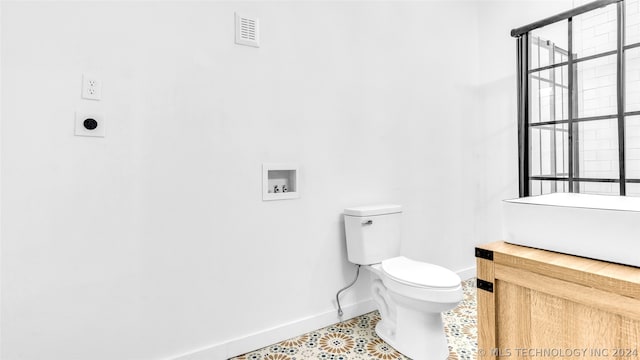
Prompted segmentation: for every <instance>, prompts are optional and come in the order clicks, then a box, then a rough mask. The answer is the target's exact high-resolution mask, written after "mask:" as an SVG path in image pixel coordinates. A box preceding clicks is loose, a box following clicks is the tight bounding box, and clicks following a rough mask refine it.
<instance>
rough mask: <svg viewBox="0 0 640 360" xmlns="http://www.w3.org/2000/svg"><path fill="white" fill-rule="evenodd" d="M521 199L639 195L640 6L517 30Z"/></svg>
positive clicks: (596, 7)
mask: <svg viewBox="0 0 640 360" xmlns="http://www.w3.org/2000/svg"><path fill="white" fill-rule="evenodd" d="M512 35H513V36H514V37H516V38H517V40H518V72H519V74H518V125H519V126H518V132H519V135H518V136H519V161H520V196H529V195H540V194H546V193H552V192H580V193H590V194H605V195H636V196H638V195H640V1H639V0H622V1H621V0H599V1H595V2H591V3H588V4H584V5H582V6H579V7H577V8H575V9H573V10H570V11H568V12H566V13H563V14H558V15H556V16H553V17H551V18H548V19H544V20H540V21H539V22H536V23H533V24H530V25H527V26H524V27H522V28H519V29H514V30H513V31H512Z"/></svg>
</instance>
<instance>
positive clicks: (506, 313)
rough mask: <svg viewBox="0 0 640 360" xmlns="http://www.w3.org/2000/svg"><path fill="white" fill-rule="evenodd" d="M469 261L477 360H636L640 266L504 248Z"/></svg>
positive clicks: (490, 247)
mask: <svg viewBox="0 0 640 360" xmlns="http://www.w3.org/2000/svg"><path fill="white" fill-rule="evenodd" d="M639 241H640V239H639ZM603 246H606V244H604V245H603ZM638 256H640V254H638ZM476 260H477V269H478V290H477V291H478V359H496V358H509V359H532V358H535V359H634V360H637V359H640V354H639V352H640V268H636V267H631V266H624V265H619V264H612V263H608V262H603V261H597V260H592V259H586V258H581V257H576V256H570V255H565V254H559V253H555V252H550V251H544V250H538V249H532V248H528V247H523V246H517V245H511V244H507V243H504V242H495V243H490V244H486V245H483V246H480V247H478V248H476Z"/></svg>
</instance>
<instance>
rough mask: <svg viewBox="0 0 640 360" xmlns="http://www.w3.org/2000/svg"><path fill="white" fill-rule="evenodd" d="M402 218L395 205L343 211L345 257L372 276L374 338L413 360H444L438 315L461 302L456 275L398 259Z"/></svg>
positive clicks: (445, 348) (444, 344) (443, 338)
mask: <svg viewBox="0 0 640 360" xmlns="http://www.w3.org/2000/svg"><path fill="white" fill-rule="evenodd" d="M401 216H402V206H400V205H378V206H362V207H354V208H348V209H345V210H344V225H345V231H346V240H347V254H348V259H349V261H350V262H352V263H354V264H358V265H362V266H363V267H364V268H365V269H368V270H369V271H370V272H371V274H372V285H371V291H372V296H373V299H374V301H375V303H376V305H377V308H378V310H379V312H380V317H381V320H380V321H379V322H378V324H377V325H376V329H375V331H376V333H377V334H378V336H379V337H380V338H381V339H382V340H384V341H385V342H386V343H387V344H389V345H391V346H393V347H394V348H395V349H396V350H398V351H399V352H401V353H402V354H404V355H405V356H408V357H410V358H411V359H413V360H432V359H434V360H436V359H437V360H443V359H446V358H447V357H448V356H449V348H448V346H447V338H446V336H445V333H444V325H443V323H442V315H441V313H442V312H444V311H448V310H451V309H453V308H455V307H456V306H457V305H458V304H459V303H460V301H462V296H463V294H462V285H461V281H460V277H459V276H458V275H457V274H456V273H454V272H453V271H451V270H448V269H446V268H443V267H441V266H438V265H433V264H429V263H425V262H421V261H416V260H412V259H410V258H408V257H404V256H401V255H400V239H401V238H400V233H401V231H400V220H401Z"/></svg>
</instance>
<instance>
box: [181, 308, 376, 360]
mask: <svg viewBox="0 0 640 360" xmlns="http://www.w3.org/2000/svg"><path fill="white" fill-rule="evenodd" d="M375 308H376V307H375V304H374V302H373V300H366V301H363V302H360V303H356V304H352V305H347V306H345V307H343V308H342V310H343V311H344V315H343V316H342V318H340V317H338V314H337V311H336V310H330V311H326V312H324V313H321V314H318V315H312V316H309V317H306V318H302V319H299V320H295V321H292V322H289V323H286V324H283V325H279V326H275V327H272V328H270V329H266V330H262V331H258V332H255V333H253V334H249V335H246V336H242V337H238V338H235V339H232V340H229V341H226V342H224V343H220V344H216V345H211V346H208V347H205V348H202V349H199V350H196V351H193V352H190V353H186V354H183V355H180V356H177V357H174V358H173V360H211V359H228V358H230V357H233V356H238V355H242V354H244V353H247V352H250V351H253V350H257V349H260V348H263V347H265V346H269V345H271V344H274V343H277V342H280V341H283V340H286V339H289V338H292V337H295V336H298V335H302V334H305V333H308V332H310V331H313V330H317V329H320V328H323V327H325V326H329V325H331V324H335V323H337V322H340V321H342V320H346V319H350V318H352V317H356V316H358V315H362V314H366V313H368V312H371V311H373V310H375Z"/></svg>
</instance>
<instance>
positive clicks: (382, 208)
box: [344, 204, 402, 216]
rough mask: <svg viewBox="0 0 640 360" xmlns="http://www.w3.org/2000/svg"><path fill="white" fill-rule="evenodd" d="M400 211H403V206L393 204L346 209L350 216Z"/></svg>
mask: <svg viewBox="0 0 640 360" xmlns="http://www.w3.org/2000/svg"><path fill="white" fill-rule="evenodd" d="M400 212H402V206H401V205H393V204H385V205H370V206H358V207H352V208H347V209H344V214H345V215H349V216H375V215H387V214H396V213H400Z"/></svg>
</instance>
